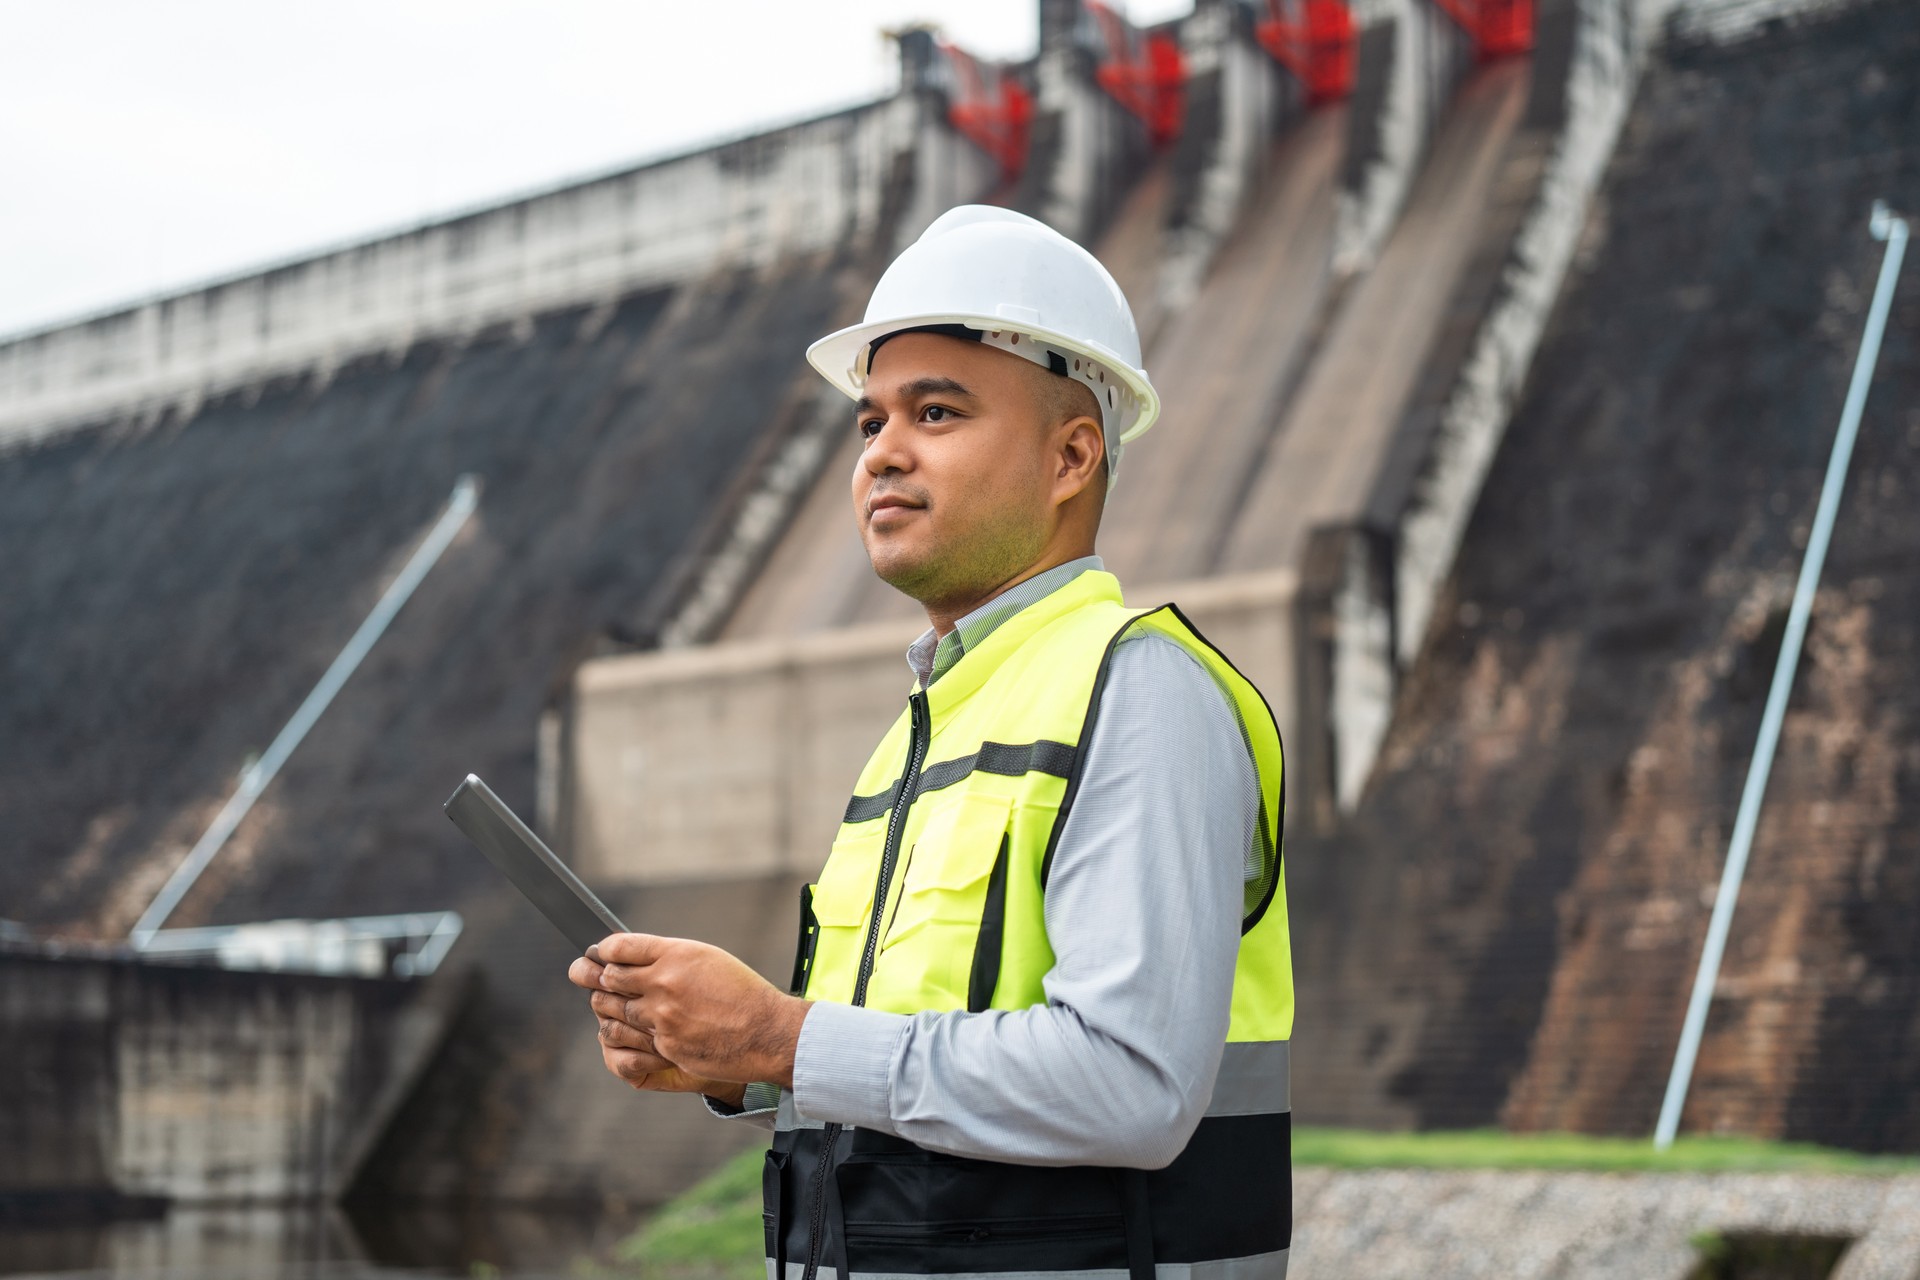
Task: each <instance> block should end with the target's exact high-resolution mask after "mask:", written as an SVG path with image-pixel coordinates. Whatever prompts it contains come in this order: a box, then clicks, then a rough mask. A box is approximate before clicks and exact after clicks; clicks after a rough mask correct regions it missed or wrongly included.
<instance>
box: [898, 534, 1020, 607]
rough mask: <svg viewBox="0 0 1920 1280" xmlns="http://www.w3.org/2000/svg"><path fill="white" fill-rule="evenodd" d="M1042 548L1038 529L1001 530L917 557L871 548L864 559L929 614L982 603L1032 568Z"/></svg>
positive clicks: (936, 547)
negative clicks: (949, 607) (1010, 580)
mask: <svg viewBox="0 0 1920 1280" xmlns="http://www.w3.org/2000/svg"><path fill="white" fill-rule="evenodd" d="M1045 546H1046V535H1045V534H1044V533H1043V532H1041V531H1040V530H1038V529H1025V528H1022V529H1002V530H1000V531H998V532H996V533H993V534H991V535H986V536H983V537H981V538H978V539H971V540H967V541H964V542H961V543H960V544H959V545H952V544H947V545H939V544H936V545H935V546H933V547H932V548H930V549H929V550H928V552H927V553H926V554H925V555H923V556H918V557H915V556H912V555H910V554H896V555H888V554H887V553H886V550H885V549H884V548H876V547H872V546H870V547H869V549H868V559H869V560H870V561H871V563H872V565H873V571H874V573H876V574H878V575H879V577H880V580H881V581H882V582H885V583H886V584H887V585H888V586H890V587H892V588H893V589H894V590H895V591H898V592H899V593H900V594H901V595H904V596H906V597H908V598H909V599H911V600H916V601H918V602H919V603H920V605H921V606H922V607H924V608H926V609H928V610H929V611H932V610H935V609H941V608H944V607H946V606H958V605H966V604H970V603H974V604H977V603H984V599H985V597H986V595H987V593H989V592H991V591H993V590H994V588H996V587H998V586H999V585H1000V584H1001V583H1004V582H1006V581H1008V580H1009V579H1011V578H1013V577H1015V576H1016V575H1018V574H1019V573H1021V572H1022V571H1024V570H1025V569H1027V568H1028V567H1029V566H1031V565H1032V564H1033V562H1034V561H1035V560H1036V559H1038V558H1039V555H1040V553H1041V551H1042V550H1044V549H1045Z"/></svg>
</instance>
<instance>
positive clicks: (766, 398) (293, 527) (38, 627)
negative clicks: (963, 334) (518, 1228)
mask: <svg viewBox="0 0 1920 1280" xmlns="http://www.w3.org/2000/svg"><path fill="white" fill-rule="evenodd" d="M840 265H841V264H837V263H834V262H831V261H815V262H805V263H795V264H790V265H789V266H787V267H786V268H784V269H781V270H779V271H776V272H774V273H772V274H771V275H766V276H747V275H740V276H729V277H727V278H723V279H716V280H711V281H708V282H706V283H704V284H701V285H695V286H689V287H687V288H684V289H681V290H679V291H676V292H674V293H672V294H653V295H646V296H640V297H634V298H629V299H627V300H626V301H625V302H624V303H622V304H621V305H619V306H618V307H617V308H611V309H610V310H609V311H600V312H588V311H585V310H576V311H568V312H563V313H558V314H552V315H547V316H544V317H541V318H539V319H538V320H536V321H533V322H531V323H530V324H529V325H528V326H527V327H525V328H524V329H522V330H520V331H518V332H510V331H503V332H499V333H495V334H492V335H489V336H487V337H485V338H483V339H482V340H480V341H478V342H475V343H473V344H471V345H468V346H463V347H459V348H447V347H443V346H440V345H437V344H435V343H431V342H422V343H420V344H417V345H416V346H414V347H413V348H412V349H411V350H409V351H408V352H406V353H405V355H404V357H403V358H401V359H400V360H399V361H398V362H397V363H394V362H390V361H387V360H384V359H381V358H378V357H371V358H368V359H364V360H361V361H358V362H356V363H354V364H352V365H350V366H348V367H347V368H345V369H343V370H342V371H340V372H339V373H338V374H337V375H336V376H335V377H334V378H333V379H332V380H331V381H330V382H329V383H327V384H326V385H324V386H318V385H314V384H313V383H312V382H308V381H303V382H297V383H293V384H289V385H276V386H268V387H264V388H261V389H259V392H258V395H257V396H248V397H245V398H235V399H230V400H227V401H223V402H219V403H215V404H212V405H209V406H207V407H206V408H205V409H204V410H202V411H201V412H200V413H198V414H197V415H195V416H194V417H192V418H191V419H189V420H186V421H178V422H176V421H163V422H160V423H157V424H142V423H138V422H133V421H127V422H114V423H106V424H102V425H101V426H100V427H99V428H97V429H95V430H92V431H89V432H85V433H82V434H78V435H73V436H68V437H65V438H62V439H61V440H59V441H58V442H57V443H54V444H52V445H49V446H47V447H44V448H40V449H37V450H33V451H29V452H24V453H16V454H13V455H10V456H7V457H4V458H0V558H4V559H5V561H6V562H7V563H8V564H10V565H12V566H13V569H12V570H11V576H10V580H9V585H8V589H7V590H6V591H5V592H4V593H0V633H4V634H5V635H6V636H7V644H6V647H5V662H6V676H5V678H4V679H3V680H0V822H4V824H5V827H6V829H7V831H8V833H9V834H8V840H7V856H6V857H5V858H4V859H0V916H4V917H10V918H14V919H18V920H24V921H27V922H29V923H33V924H37V925H42V926H55V927H59V928H62V929H65V930H67V931H69V932H76V933H93V934H98V935H105V936H111V935H114V934H115V933H117V932H121V931H124V930H125V929H126V927H127V926H128V925H130V924H131V922H132V920H133V918H134V916H135V915H137V914H138V912H139V910H140V909H141V908H142V907H144V906H145V904H146V902H147V901H148V899H150V898H151V896H152V894H153V892H154V891H155V890H156V889H157V887H158V884H159V882H160V880H161V879H162V878H164V876H165V875H166V874H167V873H168V872H169V871H170V870H171V869H172V867H173V866H174V865H175V863H177V861H178V860H179V858H180V857H181V856H182V855H183V854H184V852H185V850H186V848H187V847H188V846H189V845H190V844H191V843H192V841H193V840H194V839H195V838H196V837H197V836H198V835H199V833H200V831H201V830H202V829H203V828H204V826H205V824H206V823H207V821H208V820H209V819H210V818H211V817H212V815H213V813H214V811H215V810H216V809H217V808H218V806H219V805H220V803H221V802H222V801H223V800H224V798H225V796H226V795H227V793H228V791H229V790H230V789H231V787H232V785H233V781H234V778H235V775H236V774H237V772H238V770H239V769H240V767H241V766H242V764H243V763H244V762H245V760H246V758H247V755H248V753H249V752H251V751H258V750H260V749H261V748H263V747H264V746H265V745H266V744H267V742H268V741H269V740H270V739H271V738H272V736H273V734H274V733H275V732H276V731H277V730H278V729H279V728H280V726H281V724H282V723H284V721H285V719H286V718H287V716H288V715H289V714H290V713H291V712H292V710H293V709H294V707H295V706H296V705H297V704H298V702H299V701H300V699H301V698H302V697H304V696H305V694H306V692H307V691H308V689H309V688H311V687H312V685H313V683H314V681H315V680H316V679H317V678H318V676H319V674H320V673H321V671H322V670H324V669H325V667H326V665H327V663H328V662H330V661H331V660H332V658H333V656H334V654H335V653H336V652H337V651H338V649H339V647H340V646H341V644H342V643H343V642H344V641H345V640H346V638H347V636H348V635H349V634H350V633H351V632H352V630H353V629H354V627H355V626H357V625H358V623H359V622H360V620H361V618H362V617H363V616H364V615H365V613H366V611H367V609H368V608H369V607H370V606H371V605H372V603H373V601H374V600H375V599H376V598H377V596H378V594H379V592H380V590H381V589H382V588H383V586H384V584H385V582H386V580H387V578H388V577H390V575H391V574H392V573H394V572H395V571H396V570H397V568H398V566H399V564H400V563H401V561H402V560H403V559H404V557H405V555H406V554H407V553H408V552H409V551H410V549H411V546H412V544H413V542H414V541H415V540H416V539H417V538H418V537H419V535H420V534H421V533H422V532H423V531H424V529H425V527H426V526H427V525H428V524H429V523H430V522H431V521H432V519H433V518H434V516H435V514H436V513H437V511H438V509H439V507H440V504H441V503H443V502H444V501H445V498H446V495H447V491H448V490H449V488H450V487H451V485H452V483H453V480H454V478H455V477H456V476H458V475H459V474H460V473H462V472H464V471H473V472H476V473H478V474H479V476H480V477H481V479H482V480H483V482H484V484H485V490H484V492H483V494H482V497H481V504H480V510H479V513H478V514H477V515H476V517H475V518H474V520H473V522H472V523H471V524H470V525H469V527H468V529H467V531H466V532H465V533H464V534H463V535H462V537H461V538H460V539H459V541H457V542H456V543H455V545H454V546H453V547H452V548H451V549H450V550H449V552H448V553H447V555H446V557H445V558H444V559H443V560H442V561H441V563H440V564H439V566H438V567H437V568H436V569H435V570H434V571H433V573H432V575H431V576H430V577H429V578H428V580H427V581H426V583H425V584H424V586H423V587H422V588H421V590H420V591H419V593H418V594H417V595H416V596H415V597H414V598H413V600H412V601H411V602H410V603H409V604H408V605H407V607H406V609H405V610H404V611H403V612H402V613H401V615H400V616H399V618H398V619H397V621H396V622H395V624H394V626H393V628H392V630H391V631H389V632H388V634H387V635H386V636H385V637H384V638H383V639H382V640H381V642H380V644H379V646H378V647H377V648H376V649H375V651H374V652H373V654H372V655H371V657H370V658H369V659H368V661H367V662H366V664H365V665H364V666H363V667H362V668H361V669H360V671H359V672H358V673H357V674H356V675H355V676H354V678H353V680H352V681H351V682H350V683H349V684H348V686H347V688H346V689H345V691H344V692H343V693H342V695H341V697H340V698H339V700H338V701H337V702H336V703H335V704H334V706H333V707H332V709H331V710H329V711H328V712H327V714H326V716H325V717H324V718H323V719H322V720H321V722H320V723H319V725H318V726H317V727H316V728H315V730H314V732H313V734H312V735H311V736H310V737H309V738H308V739H307V741H306V743H305V744H304V745H303V746H302V747H301V749H300V751H299V753H298V754H297V755H296V756H295V757H294V759H293V760H292V762H291V763H290V765H289V766H288V768H287V769H286V770H285V771H284V772H283V773H282V775H281V776H280V778H279V779H278V780H277V781H276V782H275V783H274V784H273V785H272V786H271V787H270V788H269V789H268V791H267V793H266V794H265V796H264V797H263V799H262V801H261V803H260V805H259V806H258V808H256V810H255V811H254V814H253V815H252V817H250V818H249V820H248V821H247V822H246V823H245V824H244V825H243V826H242V827H241V829H240V831H239V832H238V833H237V834H236V836H235V838H234V840H233V842H232V844H231V845H230V846H229V848H228V849H227V850H226V851H225V852H224V854H223V855H222V857H221V859H220V860H219V861H218V862H217V863H216V864H215V865H214V867H213V869H212V870H211V871H210V872H209V873H208V875H207V877H206V879H205V880H204V881H203V882H202V884H201V886H200V887H199V888H198V889H197V890H196V891H195V893H194V894H193V895H192V896H190V897H189V898H188V899H187V901H186V902H185V903H184V904H183V907H182V909H181V911H180V912H179V913H178V914H177V916H176V918H175V919H174V921H173V922H172V923H175V924H188V923H197V922H201V921H206V920H214V921H237V920H247V919H259V918H266V917H273V916H284V915H303V916H316V915H330V914H356V913H380V912H391V911H402V910H412V909H421V908H438V907H444V906H454V905H460V904H463V903H465V902H467V901H468V900H469V899H471V898H472V897H473V896H474V895H475V894H478V893H485V892H487V891H489V890H491V889H492V888H493V886H494V882H493V881H492V879H491V878H490V873H487V871H486V868H485V866H484V864H483V863H481V862H480V861H479V860H478V859H477V858H475V857H474V855H473V853H472V851H471V850H470V849H469V848H467V847H466V846H465V844H464V842H463V841H462V840H461V839H460V837H459V834H458V833H457V832H456V831H455V830H454V829H453V828H452V827H451V826H450V825H449V824H448V823H447V822H446V820H445V819H444V818H443V817H442V816H441V815H440V813H439V805H440V801H441V800H443V799H444V798H445V796H446V794H447V792H449V791H450V790H451V788H452V785H453V784H454V783H455V782H457V781H458V780H459V779H460V778H461V777H462V776H464V775H465V774H466V773H467V772H468V771H470V770H471V771H476V772H479V773H481V774H483V775H484V776H486V777H487V778H488V779H489V781H491V782H492V783H493V785H494V786H495V788H496V789H497V790H498V791H499V792H500V793H501V795H502V796H504V797H505V798H506V799H507V801H508V802H509V803H510V804H512V805H514V806H515V807H517V808H520V809H521V810H522V812H525V813H528V814H531V813H532V812H533V808H534V737H535V730H534V726H535V723H536V721H537V720H538V718H539V715H540V712H541V710H542V708H543V706H545V705H547V703H548V701H549V700H550V698H551V697H552V695H553V692H554V690H555V689H556V688H557V687H558V686H559V685H560V684H561V682H563V681H564V680H565V678H566V676H567V674H568V673H569V671H570V670H571V668H572V665H573V664H574V663H575V662H576V661H578V659H579V658H580V657H582V656H584V655H585V654H586V653H587V652H589V651H591V649H592V648H593V647H594V646H595V644H596V637H601V638H602V639H601V641H599V642H600V643H605V640H604V638H605V637H607V636H609V635H612V636H616V637H618V636H626V635H633V634H638V633H644V632H645V631H646V629H647V628H648V627H649V626H650V625H652V622H653V620H652V619H651V618H650V617H649V599H650V594H649V593H650V592H651V591H652V589H653V588H654V587H655V586H656V584H657V583H658V582H659V581H660V579H661V578H662V576H663V574H664V573H665V571H666V570H667V568H668V567H669V566H671V565H672V564H673V562H674V560H675V558H676V556H677V555H679V554H680V553H681V552H682V550H683V549H684V548H685V547H686V546H687V545H688V544H689V543H690V542H692V541H693V540H694V538H695V537H696V536H697V535H698V534H699V532H700V531H701V529H702V527H703V525H705V524H706V523H707V522H708V521H710V520H714V519H717V518H720V517H721V516H722V514H723V512H724V510H725V507H726V503H725V502H724V501H723V499H724V498H725V496H726V494H727V492H728V489H729V486H730V485H731V484H732V483H733V482H734V481H735V480H736V479H737V478H738V477H739V475H740V473H741V471H742V470H743V467H744V465H745V463H746V461H747V459H748V458H749V457H750V456H751V454H752V452H753V450H754V449H755V448H756V447H758V446H760V445H761V444H763V436H764V435H765V434H766V433H767V432H768V429H769V424H773V423H777V422H778V420H779V419H780V415H781V412H782V409H783V406H784V405H785V403H786V401H787V399H788V397H789V395H790V394H791V393H792V392H793V391H794V389H795V387H796V386H797V385H798V386H805V387H806V389H807V390H808V391H811V386H810V384H806V383H804V382H801V381H799V380H800V379H801V378H802V371H803V370H804V364H803V362H802V361H801V359H800V353H801V352H802V351H803V350H804V347H805V344H806V342H807V341H808V340H809V339H810V338H811V337H813V336H815V335H817V334H818V333H820V332H822V331H824V330H826V329H829V328H831V327H832V326H833V325H834V324H835V323H836V322H837V321H838V320H839V318H840V308H841V298H842V292H841V290H840V288H839V287H838V286H839V283H840V280H839V278H838V277H837V276H836V274H835V273H836V270H837V269H838V267H839V266H840ZM854 292H858V289H857V288H856V289H855V290H854ZM806 376H810V375H806Z"/></svg>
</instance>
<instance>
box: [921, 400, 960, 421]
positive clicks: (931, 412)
mask: <svg viewBox="0 0 1920 1280" xmlns="http://www.w3.org/2000/svg"><path fill="white" fill-rule="evenodd" d="M922 415H923V416H924V417H925V418H926V420H927V421H928V422H945V421H946V420H947V419H948V418H951V417H952V416H953V411H952V410H951V409H947V408H944V407H942V406H941V405H937V404H930V405H928V406H927V407H926V409H925V410H923V411H922Z"/></svg>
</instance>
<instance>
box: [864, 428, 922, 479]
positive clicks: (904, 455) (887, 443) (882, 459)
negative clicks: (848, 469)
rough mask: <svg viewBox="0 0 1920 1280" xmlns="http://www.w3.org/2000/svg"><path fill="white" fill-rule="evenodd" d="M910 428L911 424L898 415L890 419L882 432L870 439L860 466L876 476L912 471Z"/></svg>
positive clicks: (876, 433)
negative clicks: (890, 472) (892, 472)
mask: <svg viewBox="0 0 1920 1280" xmlns="http://www.w3.org/2000/svg"><path fill="white" fill-rule="evenodd" d="M909 427H910V424H908V423H907V422H904V421H902V420H901V419H900V418H899V417H898V416H897V415H895V416H890V417H888V419H887V420H886V421H885V422H884V423H882V424H881V426H880V430H879V431H877V432H875V433H874V434H873V435H872V436H870V437H868V439H867V446H866V448H865V450H863V451H862V453H861V455H860V464H861V465H862V466H864V467H865V468H866V469H867V471H868V472H869V473H871V474H873V475H876V476H878V475H884V474H885V473H887V472H889V471H911V470H912V469H913V453H912V448H911V441H912V432H911V430H910V429H909Z"/></svg>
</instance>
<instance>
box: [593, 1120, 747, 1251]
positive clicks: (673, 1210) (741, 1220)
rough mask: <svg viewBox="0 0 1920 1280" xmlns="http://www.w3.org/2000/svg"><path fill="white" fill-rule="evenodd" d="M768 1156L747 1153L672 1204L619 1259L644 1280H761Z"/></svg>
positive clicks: (635, 1237) (628, 1242)
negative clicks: (762, 1191) (763, 1170)
mask: <svg viewBox="0 0 1920 1280" xmlns="http://www.w3.org/2000/svg"><path fill="white" fill-rule="evenodd" d="M765 1164H766V1152H765V1151H764V1150H763V1149H761V1148H759V1147H755V1148H752V1149H751V1150H747V1151H742V1152H741V1153H740V1154H739V1155H737V1156H735V1157H734V1158H733V1159H731V1160H729V1161H727V1162H726V1163H725V1164H723V1165H721V1166H720V1167H719V1168H718V1169H716V1170H714V1172H712V1173H710V1174H708V1175H707V1176H706V1177H705V1178H703V1179H701V1180H700V1181H699V1182H697V1183H695V1184H694V1185H693V1186H692V1187H690V1188H689V1189H688V1190H687V1191H686V1192H685V1194H683V1195H681V1196H679V1197H678V1198H676V1199H674V1200H673V1201H671V1202H670V1203H668V1204H667V1205H666V1206H665V1207H664V1208H662V1209H661V1210H660V1212H659V1213H657V1214H655V1215H654V1216H653V1217H652V1218H651V1219H649V1220H648V1222H647V1224H646V1225H645V1226H643V1227H641V1228H640V1229H639V1230H638V1231H636V1232H634V1233H633V1234H632V1235H630V1236H628V1237H627V1238H626V1239H625V1240H624V1241H622V1242H621V1243H620V1247H619V1248H618V1250H617V1251H616V1256H617V1257H618V1258H619V1260H620V1262H621V1263H622V1264H623V1267H624V1268H627V1269H628V1270H626V1271H625V1274H629V1275H636V1276H639V1277H641V1278H642V1280H758V1278H759V1277H764V1276H765V1275H766V1274H767V1265H766V1263H765V1262H764V1261H763V1260H762V1259H763V1257H764V1250H765V1238H764V1236H763V1235H762V1233H761V1229H760V1170H761V1168H762V1167H763V1166H764V1165H765Z"/></svg>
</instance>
